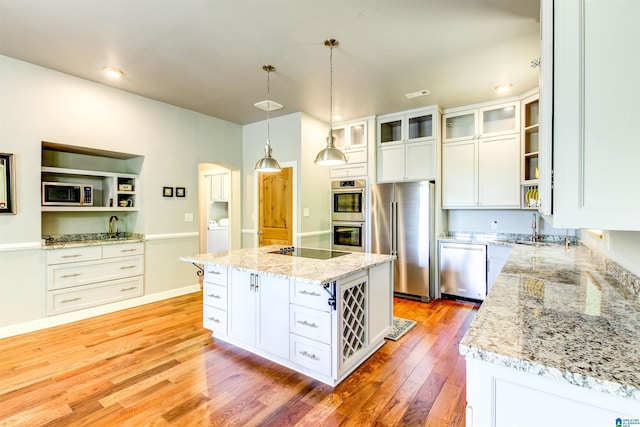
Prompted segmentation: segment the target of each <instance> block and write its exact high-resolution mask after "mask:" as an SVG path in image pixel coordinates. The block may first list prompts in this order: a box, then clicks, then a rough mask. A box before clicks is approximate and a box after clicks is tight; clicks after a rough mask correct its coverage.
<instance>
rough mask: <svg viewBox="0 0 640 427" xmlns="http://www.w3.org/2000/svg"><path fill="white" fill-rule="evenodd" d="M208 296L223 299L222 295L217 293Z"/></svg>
mask: <svg viewBox="0 0 640 427" xmlns="http://www.w3.org/2000/svg"><path fill="white" fill-rule="evenodd" d="M207 296H208V297H211V298H215V299H222V297H221V296H220V295H216V294H207Z"/></svg>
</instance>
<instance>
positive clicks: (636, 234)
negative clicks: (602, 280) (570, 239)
mask: <svg viewBox="0 0 640 427" xmlns="http://www.w3.org/2000/svg"><path fill="white" fill-rule="evenodd" d="M578 235H579V238H580V240H582V242H583V243H584V244H585V245H587V246H589V247H590V248H593V249H595V250H597V251H598V252H600V253H602V254H603V255H605V256H607V257H608V258H611V259H612V260H614V261H615V262H616V263H618V264H619V265H620V266H622V267H623V268H626V269H627V270H629V271H630V272H631V273H633V274H635V275H636V276H639V277H640V231H604V235H603V238H602V239H601V238H599V237H598V236H597V235H596V234H594V233H591V232H589V231H588V230H579V233H578Z"/></svg>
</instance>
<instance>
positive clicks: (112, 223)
mask: <svg viewBox="0 0 640 427" xmlns="http://www.w3.org/2000/svg"><path fill="white" fill-rule="evenodd" d="M118 221H120V220H119V219H118V217H117V216H115V215H111V218H109V234H113V233H117V232H118Z"/></svg>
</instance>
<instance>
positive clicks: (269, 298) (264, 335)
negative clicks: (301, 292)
mask: <svg viewBox="0 0 640 427" xmlns="http://www.w3.org/2000/svg"><path fill="white" fill-rule="evenodd" d="M230 274H231V279H230V284H231V286H230V289H229V305H230V311H229V330H228V333H229V336H230V337H231V338H233V339H235V340H238V341H240V342H242V343H245V344H247V345H250V346H254V347H256V348H258V349H260V350H263V351H266V352H267V353H269V354H272V355H275V356H279V357H282V358H287V357H288V356H289V280H288V279H281V278H277V277H274V276H272V275H269V274H264V273H259V272H248V271H244V270H240V269H237V268H232V269H231V273H230Z"/></svg>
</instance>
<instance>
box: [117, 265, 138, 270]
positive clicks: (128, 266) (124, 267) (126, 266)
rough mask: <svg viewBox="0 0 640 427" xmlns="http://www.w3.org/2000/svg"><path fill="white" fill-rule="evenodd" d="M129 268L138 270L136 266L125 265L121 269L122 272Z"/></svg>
mask: <svg viewBox="0 0 640 427" xmlns="http://www.w3.org/2000/svg"><path fill="white" fill-rule="evenodd" d="M128 268H136V266H135V265H125V266H122V267H120V270H126V269H128Z"/></svg>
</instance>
